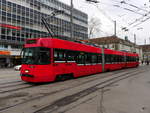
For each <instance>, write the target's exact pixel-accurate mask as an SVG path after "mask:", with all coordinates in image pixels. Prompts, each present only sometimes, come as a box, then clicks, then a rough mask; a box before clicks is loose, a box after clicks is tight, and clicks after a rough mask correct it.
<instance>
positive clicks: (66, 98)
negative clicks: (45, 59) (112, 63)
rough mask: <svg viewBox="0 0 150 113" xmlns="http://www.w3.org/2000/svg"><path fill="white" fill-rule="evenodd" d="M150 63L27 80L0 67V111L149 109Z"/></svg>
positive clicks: (147, 112)
mask: <svg viewBox="0 0 150 113" xmlns="http://www.w3.org/2000/svg"><path fill="white" fill-rule="evenodd" d="M149 95H150V66H140V67H139V68H130V69H125V70H119V71H113V72H107V73H101V74H97V75H91V76H87V77H82V78H78V79H73V80H67V81H63V82H54V83H48V84H41V85H35V84H29V83H25V82H23V81H21V80H20V77H19V72H16V71H14V70H12V69H4V70H2V69H0V113H150V98H149Z"/></svg>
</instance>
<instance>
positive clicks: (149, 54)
mask: <svg viewBox="0 0 150 113" xmlns="http://www.w3.org/2000/svg"><path fill="white" fill-rule="evenodd" d="M140 47H141V48H142V50H143V61H145V62H146V61H150V45H149V44H147V45H140Z"/></svg>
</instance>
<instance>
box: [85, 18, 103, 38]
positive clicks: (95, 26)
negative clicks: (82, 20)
mask: <svg viewBox="0 0 150 113" xmlns="http://www.w3.org/2000/svg"><path fill="white" fill-rule="evenodd" d="M100 28H101V21H100V19H98V18H91V19H90V20H89V26H88V29H89V38H92V37H94V36H96V34H98V33H99V32H100V31H101V30H100Z"/></svg>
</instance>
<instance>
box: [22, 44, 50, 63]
mask: <svg viewBox="0 0 150 113" xmlns="http://www.w3.org/2000/svg"><path fill="white" fill-rule="evenodd" d="M21 56H22V64H39V65H45V64H49V63H50V49H49V48H44V47H32V48H24V49H23V51H22V54H21Z"/></svg>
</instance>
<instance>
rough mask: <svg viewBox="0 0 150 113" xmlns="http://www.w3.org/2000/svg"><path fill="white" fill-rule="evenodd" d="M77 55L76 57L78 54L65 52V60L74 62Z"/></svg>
mask: <svg viewBox="0 0 150 113" xmlns="http://www.w3.org/2000/svg"><path fill="white" fill-rule="evenodd" d="M77 55H78V52H76V51H70V50H67V51H66V60H67V61H74V62H75V61H76V57H77Z"/></svg>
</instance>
